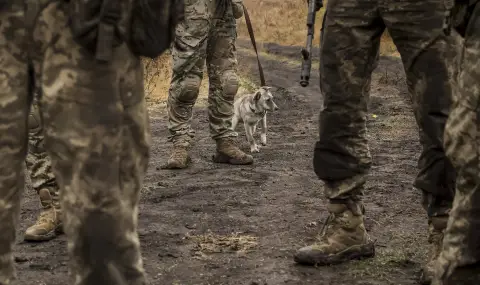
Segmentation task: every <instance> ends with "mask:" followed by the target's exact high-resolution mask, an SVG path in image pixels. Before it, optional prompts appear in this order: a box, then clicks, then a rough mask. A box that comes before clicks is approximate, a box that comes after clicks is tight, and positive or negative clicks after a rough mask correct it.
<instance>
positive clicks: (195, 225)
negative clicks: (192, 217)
mask: <svg viewBox="0 0 480 285" xmlns="http://www.w3.org/2000/svg"><path fill="white" fill-rule="evenodd" d="M185 227H186V228H187V229H189V230H193V229H196V228H197V224H186V225H185Z"/></svg>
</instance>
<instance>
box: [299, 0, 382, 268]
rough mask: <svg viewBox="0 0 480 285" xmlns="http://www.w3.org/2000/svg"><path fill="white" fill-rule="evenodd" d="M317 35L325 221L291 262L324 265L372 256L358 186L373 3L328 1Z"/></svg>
mask: <svg viewBox="0 0 480 285" xmlns="http://www.w3.org/2000/svg"><path fill="white" fill-rule="evenodd" d="M325 17H326V19H325V27H324V30H323V35H322V37H323V38H322V40H323V41H322V44H321V56H320V58H321V61H320V87H321V90H322V93H323V96H324V109H323V110H322V111H321V113H320V140H319V141H318V142H317V144H316V146H315V153H314V170H315V173H316V174H317V176H318V177H319V178H320V179H322V180H323V181H324V182H325V195H326V197H327V198H328V199H329V204H328V206H327V207H328V211H329V212H330V217H329V218H328V220H327V222H326V225H325V227H324V230H323V232H322V236H321V237H320V241H319V242H318V243H316V244H313V245H312V246H307V247H304V248H301V249H300V250H299V251H298V252H297V253H296V254H295V260H296V261H297V262H299V263H304V264H318V265H326V264H333V263H339V262H344V261H347V260H350V259H356V258H365V257H371V256H373V255H374V254H375V252H374V247H373V243H372V242H371V240H370V238H369V236H368V234H367V232H366V230H365V227H364V207H363V204H362V201H361V199H362V196H363V187H364V183H365V181H366V175H367V174H368V171H369V169H370V165H371V156H370V152H369V148H368V142H367V135H366V131H367V130H366V121H367V105H368V98H369V92H370V82H371V73H372V71H373V68H374V66H375V62H376V60H377V54H378V48H379V45H380V37H381V35H382V33H383V31H384V25H383V22H382V21H381V18H380V17H379V14H378V9H377V2H376V1H368V0H331V1H328V4H327V11H326V16H325Z"/></svg>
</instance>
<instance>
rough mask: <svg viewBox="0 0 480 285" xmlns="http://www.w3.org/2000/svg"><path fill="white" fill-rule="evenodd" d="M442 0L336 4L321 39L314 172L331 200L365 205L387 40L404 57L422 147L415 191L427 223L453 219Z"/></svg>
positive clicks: (447, 51) (447, 45) (335, 0)
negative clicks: (373, 104)
mask: <svg viewBox="0 0 480 285" xmlns="http://www.w3.org/2000/svg"><path fill="white" fill-rule="evenodd" d="M444 3H445V1H444V0H427V1H417V0H404V1H396V0H387V1H372V0H330V1H328V4H327V10H326V11H327V12H326V16H325V17H326V19H325V24H324V30H323V33H322V43H321V65H320V74H321V75H320V76H321V78H320V87H321V90H322V93H323V96H324V109H323V110H322V111H321V113H320V119H319V124H320V139H319V141H318V142H317V143H316V146H315V152H314V169H315V172H316V174H317V176H318V177H319V178H320V179H322V180H323V181H324V182H325V187H326V188H325V189H326V191H325V192H326V196H327V198H329V199H347V198H352V199H354V200H358V199H361V197H362V195H363V188H364V184H365V181H366V176H367V174H368V172H369V171H370V168H371V160H372V159H371V155H370V151H369V147H368V141H367V129H366V121H367V112H368V110H367V106H368V98H369V93H370V83H371V74H372V71H373V69H374V68H375V67H376V63H377V55H378V51H379V46H380V38H381V36H382V33H383V32H384V31H385V29H386V28H388V31H389V33H390V35H391V37H392V39H393V42H394V43H395V45H396V46H397V48H398V51H399V52H400V54H401V57H402V61H403V65H404V69H405V72H406V76H407V84H408V88H409V92H410V95H411V97H412V99H413V102H414V113H415V118H416V121H417V123H418V126H419V129H420V141H421V144H422V146H423V149H422V153H421V156H420V160H419V168H420V169H419V173H418V176H417V178H416V181H415V183H414V186H415V187H416V188H418V189H420V190H422V192H423V194H424V196H425V205H424V206H425V207H426V208H427V212H428V215H429V216H441V215H448V211H449V209H450V207H451V203H452V200H453V194H454V183H455V172H454V169H453V167H452V165H451V164H450V162H449V161H448V159H447V157H446V156H445V153H444V150H443V131H444V127H445V123H446V120H447V117H448V111H449V107H450V105H451V98H450V96H451V95H450V93H451V87H450V83H449V74H450V73H449V70H448V69H447V64H446V63H445V58H447V57H448V56H449V55H450V47H451V44H450V43H449V42H448V40H447V38H446V36H445V34H444V31H443V25H444V23H445V19H446V12H447V9H446V7H445V4H444Z"/></svg>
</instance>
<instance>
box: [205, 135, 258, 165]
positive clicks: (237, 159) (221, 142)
mask: <svg viewBox="0 0 480 285" xmlns="http://www.w3.org/2000/svg"><path fill="white" fill-rule="evenodd" d="M216 143H217V153H216V154H215V155H214V156H213V162H216V163H228V164H236V165H245V164H252V163H253V156H251V155H249V154H246V153H245V152H243V151H241V150H240V148H238V146H237V143H236V142H235V140H234V139H233V138H229V137H227V138H220V139H217V140H216Z"/></svg>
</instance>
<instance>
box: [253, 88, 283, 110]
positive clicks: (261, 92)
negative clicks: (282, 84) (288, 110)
mask: <svg viewBox="0 0 480 285" xmlns="http://www.w3.org/2000/svg"><path fill="white" fill-rule="evenodd" d="M270 89H271V87H267V86H266V87H261V88H260V89H258V90H257V92H255V96H254V97H253V100H254V101H255V105H256V106H257V107H258V108H259V109H261V110H263V111H270V112H271V111H276V110H278V106H277V104H275V102H274V101H273V95H272V92H270Z"/></svg>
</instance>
